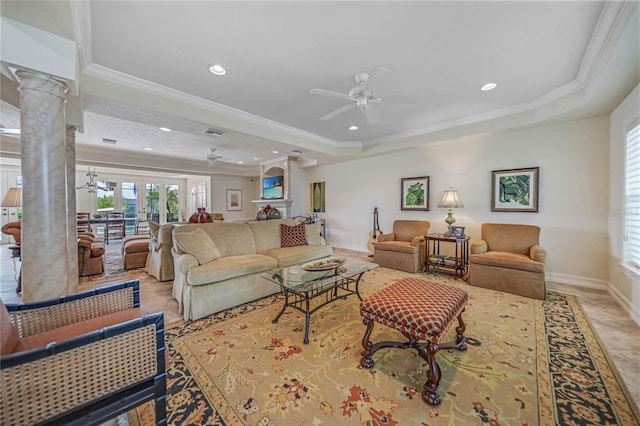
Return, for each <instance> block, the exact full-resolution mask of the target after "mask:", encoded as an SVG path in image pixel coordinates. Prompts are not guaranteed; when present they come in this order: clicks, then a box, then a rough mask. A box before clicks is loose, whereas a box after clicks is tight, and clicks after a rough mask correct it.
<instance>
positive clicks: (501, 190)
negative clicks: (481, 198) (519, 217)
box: [491, 167, 540, 213]
mask: <svg viewBox="0 0 640 426" xmlns="http://www.w3.org/2000/svg"><path fill="white" fill-rule="evenodd" d="M539 169H540V168H539V167H530V168H526V169H511V170H494V171H492V172H491V211H492V212H534V213H535V212H537V211H538V172H539Z"/></svg>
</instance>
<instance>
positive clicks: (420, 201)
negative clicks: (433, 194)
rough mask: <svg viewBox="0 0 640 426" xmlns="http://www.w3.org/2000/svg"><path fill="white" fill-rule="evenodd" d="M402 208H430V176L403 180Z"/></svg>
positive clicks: (423, 209)
mask: <svg viewBox="0 0 640 426" xmlns="http://www.w3.org/2000/svg"><path fill="white" fill-rule="evenodd" d="M401 196H402V199H401V200H400V210H420V211H427V210H429V176H422V177H414V178H403V179H402V180H401Z"/></svg>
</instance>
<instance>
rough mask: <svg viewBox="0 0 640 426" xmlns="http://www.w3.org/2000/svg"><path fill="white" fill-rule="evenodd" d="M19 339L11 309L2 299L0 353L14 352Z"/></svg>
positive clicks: (0, 305)
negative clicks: (10, 312)
mask: <svg viewBox="0 0 640 426" xmlns="http://www.w3.org/2000/svg"><path fill="white" fill-rule="evenodd" d="M19 340H20V337H19V336H18V330H17V329H16V327H15V326H14V325H13V323H12V322H11V316H10V315H9V311H7V308H6V307H5V306H4V303H2V300H0V355H7V354H10V353H13V351H14V349H15V347H16V346H17V344H18V341H19Z"/></svg>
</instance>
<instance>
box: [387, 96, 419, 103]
mask: <svg viewBox="0 0 640 426" xmlns="http://www.w3.org/2000/svg"><path fill="white" fill-rule="evenodd" d="M421 100H422V96H420V95H390V96H384V103H385V104H396V105H397V104H405V105H416V104H419V103H420V101H421Z"/></svg>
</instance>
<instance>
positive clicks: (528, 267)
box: [469, 223, 547, 299]
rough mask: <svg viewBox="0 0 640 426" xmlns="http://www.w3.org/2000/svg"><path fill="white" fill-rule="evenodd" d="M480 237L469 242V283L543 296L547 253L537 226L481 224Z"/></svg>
mask: <svg viewBox="0 0 640 426" xmlns="http://www.w3.org/2000/svg"><path fill="white" fill-rule="evenodd" d="M481 238H482V239H481V240H480V241H475V242H473V243H471V254H470V255H469V264H470V265H469V284H471V285H472V286H476V287H483V288H488V289H492V290H499V291H504V292H507V293H513V294H518V295H520V296H525V297H532V298H534V299H544V298H545V295H546V282H545V268H544V267H545V263H546V260H547V252H546V250H545V249H543V248H542V247H541V246H540V228H539V227H537V226H531V225H513V224H500V223H484V224H482V229H481Z"/></svg>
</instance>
